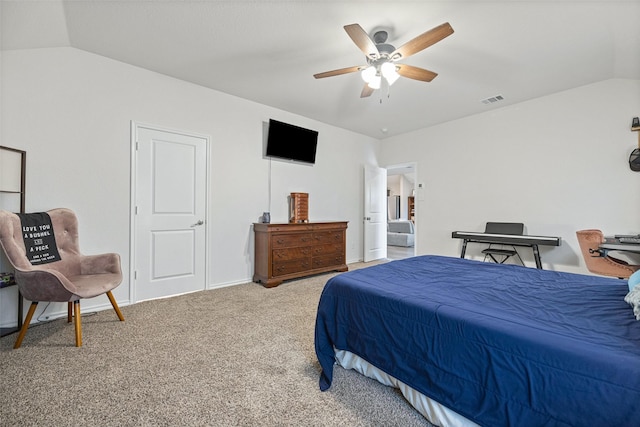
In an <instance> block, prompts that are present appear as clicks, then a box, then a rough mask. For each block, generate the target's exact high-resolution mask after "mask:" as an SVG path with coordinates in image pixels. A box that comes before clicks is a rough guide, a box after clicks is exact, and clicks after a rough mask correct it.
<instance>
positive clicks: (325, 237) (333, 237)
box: [313, 231, 344, 244]
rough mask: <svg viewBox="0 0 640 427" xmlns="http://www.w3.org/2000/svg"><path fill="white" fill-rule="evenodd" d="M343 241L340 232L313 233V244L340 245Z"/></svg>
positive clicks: (342, 235)
mask: <svg viewBox="0 0 640 427" xmlns="http://www.w3.org/2000/svg"><path fill="white" fill-rule="evenodd" d="M343 240H344V232H342V231H321V232H317V233H313V242H314V244H322V243H342V242H343Z"/></svg>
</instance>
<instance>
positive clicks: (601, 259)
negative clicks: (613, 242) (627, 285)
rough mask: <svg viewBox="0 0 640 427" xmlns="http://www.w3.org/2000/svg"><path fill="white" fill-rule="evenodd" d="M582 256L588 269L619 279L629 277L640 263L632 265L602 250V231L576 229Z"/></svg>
mask: <svg viewBox="0 0 640 427" xmlns="http://www.w3.org/2000/svg"><path fill="white" fill-rule="evenodd" d="M576 236H577V237H578V243H579V244H580V250H581V251H582V257H583V258H584V261H585V263H586V264H587V270H589V271H590V272H592V273H594V274H599V275H601V276H612V277H617V278H619V279H628V278H629V276H631V275H632V274H633V273H635V272H636V270H640V265H631V264H629V263H627V262H626V261H623V260H621V259H618V258H614V257H612V256H610V255H608V254H607V253H606V252H604V253H603V252H602V251H601V250H600V244H601V243H603V242H604V235H603V234H602V231H600V230H596V229H591V230H580V231H576Z"/></svg>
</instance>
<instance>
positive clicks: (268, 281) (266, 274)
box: [253, 221, 349, 288]
mask: <svg viewBox="0 0 640 427" xmlns="http://www.w3.org/2000/svg"><path fill="white" fill-rule="evenodd" d="M253 231H254V234H255V270H254V274H253V281H254V282H258V283H262V284H263V285H264V286H265V287H267V288H271V287H274V286H278V285H279V284H280V283H282V282H283V281H284V280H289V279H295V278H298V277H304V276H309V275H312V274H318V273H325V272H327V271H347V270H348V269H349V268H348V267H347V263H346V251H345V248H346V241H347V239H346V231H347V221H336V222H306V223H288V224H263V223H255V224H253Z"/></svg>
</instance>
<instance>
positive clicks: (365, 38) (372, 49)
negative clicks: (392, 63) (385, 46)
mask: <svg viewBox="0 0 640 427" xmlns="http://www.w3.org/2000/svg"><path fill="white" fill-rule="evenodd" d="M344 30H345V31H346V32H347V34H348V35H349V37H351V40H353V42H354V43H355V44H356V46H358V47H359V48H360V50H361V51H362V52H363V53H364V54H365V56H367V58H371V59H378V58H379V57H380V52H379V51H378V47H377V46H376V44H375V43H374V42H373V40H371V38H370V37H369V35H368V34H367V32H366V31H365V30H363V29H362V27H361V26H360V25H358V24H349V25H345V26H344Z"/></svg>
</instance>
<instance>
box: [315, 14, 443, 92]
mask: <svg viewBox="0 0 640 427" xmlns="http://www.w3.org/2000/svg"><path fill="white" fill-rule="evenodd" d="M344 29H345V31H346V32H347V34H348V35H349V37H351V40H353V42H354V43H355V44H356V46H358V48H359V49H360V50H361V51H362V52H363V53H364V54H365V56H366V58H367V65H359V66H355V67H347V68H340V69H338V70H333V71H326V72H324V73H318V74H314V75H313V77H315V78H316V79H322V78H325V77H332V76H339V75H341V74H348V73H354V72H356V71H362V73H361V75H362V79H363V80H364V81H365V85H364V88H363V89H362V93H361V94H360V97H361V98H365V97H367V96H371V94H372V93H373V91H374V90H376V89H379V88H380V85H381V83H382V77H384V78H385V80H386V81H387V83H388V84H389V86H391V85H392V84H393V83H394V82H395V81H396V80H397V79H398V78H399V77H400V76H402V77H407V78H410V79H414V80H420V81H423V82H430V81H431V80H433V79H434V78H435V77H436V76H437V75H438V74H437V73H434V72H433V71H429V70H425V69H424V68H419V67H414V66H412V65H407V64H398V63H397V62H396V61H399V60H401V59H405V58H408V57H409V56H411V55H413V54H415V53H418V52H420V51H421V50H423V49H426V48H428V47H429V46H431V45H433V44H435V43H437V42H439V41H440V40H442V39H444V38H445V37H447V36H449V35H451V34H453V28H451V25H449V23H448V22H445V23H444V24H441V25H438V26H437V27H435V28H432V29H430V30H429V31H426V32H424V33H422V34H420V35H419V36H418V37H415V38H414V39H412V40H409V41H408V42H407V43H405V44H403V45H402V46H400V47H399V48H397V49H396V48H395V47H394V46H392V45H390V44H387V43H386V41H387V37H388V33H387V32H386V31H384V30H381V31H377V32H376V33H374V34H373V39H371V37H369V35H368V34H367V33H366V32H365V31H364V30H363V29H362V27H361V26H360V25H358V24H350V25H345V26H344Z"/></svg>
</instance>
